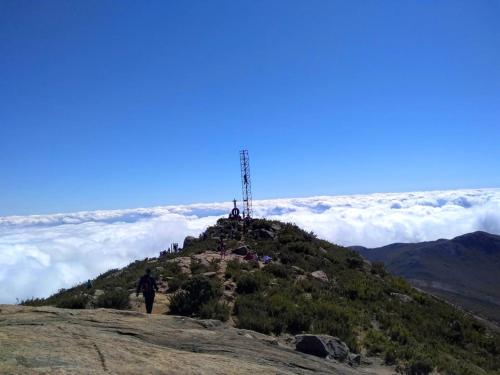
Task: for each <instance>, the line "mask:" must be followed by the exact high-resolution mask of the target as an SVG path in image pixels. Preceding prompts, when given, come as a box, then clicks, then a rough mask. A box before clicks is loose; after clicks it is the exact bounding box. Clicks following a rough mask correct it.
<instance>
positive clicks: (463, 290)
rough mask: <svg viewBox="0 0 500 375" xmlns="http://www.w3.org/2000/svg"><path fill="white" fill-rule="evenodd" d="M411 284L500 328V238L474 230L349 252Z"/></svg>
mask: <svg viewBox="0 0 500 375" xmlns="http://www.w3.org/2000/svg"><path fill="white" fill-rule="evenodd" d="M351 249H354V250H356V251H358V252H359V253H360V254H361V255H362V256H363V257H365V258H367V259H369V260H371V261H377V262H383V263H384V264H385V266H386V267H387V269H388V270H389V271H391V272H393V273H395V274H397V275H399V276H402V277H405V278H406V279H408V280H409V281H410V282H411V283H412V284H413V285H415V286H417V287H419V288H422V289H424V290H426V291H428V292H430V293H434V294H436V295H439V296H442V297H443V298H445V299H446V300H448V301H450V302H452V303H456V304H458V305H459V306H462V307H464V308H466V309H467V310H469V311H471V312H474V313H476V314H479V315H480V316H482V317H485V318H487V319H490V320H493V321H495V322H496V323H500V291H499V290H498V287H496V286H498V285H500V274H499V272H498V270H499V269H500V236H498V235H495V234H491V233H488V232H484V231H476V232H472V233H466V234H463V235H460V236H457V237H455V238H453V239H450V240H447V239H438V240H436V241H425V242H419V243H394V244H390V245H387V246H382V247H379V248H372V249H368V248H365V247H361V246H355V247H351Z"/></svg>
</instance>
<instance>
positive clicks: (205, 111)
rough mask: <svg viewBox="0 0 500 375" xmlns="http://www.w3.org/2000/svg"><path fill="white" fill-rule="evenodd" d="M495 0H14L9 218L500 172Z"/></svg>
mask: <svg viewBox="0 0 500 375" xmlns="http://www.w3.org/2000/svg"><path fill="white" fill-rule="evenodd" d="M499 16H500V3H499V2H497V1H459V0H452V1H451V0H450V1H421V0H415V1H404V2H403V1H399V0H394V1H390V0H388V1H383V2H382V1H343V2H340V1H327V0H325V1H291V0H286V1H229V0H228V1H210V2H209V1H189V2H187V1H186V2H181V1H141V2H138V1H133V2H132V1H105V0H96V1H80V2H68V1H45V2H41V1H22V0H12V1H10V0H2V1H0V173H1V174H0V176H1V178H0V215H9V214H29V213H50V212H63V211H64V212H70V211H76V210H92V209H109V208H126V207H143V206H153V205H162V204H179V203H189V202H212V201H221V200H230V199H232V198H233V197H234V196H236V197H239V195H240V186H239V160H238V156H239V155H238V151H239V149H241V148H248V149H249V150H250V157H251V166H252V173H253V174H252V178H253V183H254V195H255V196H256V197H257V198H261V199H263V198H277V197H296V196H312V195H327V194H328V195H332V194H354V193H369V192H389V191H410V190H431V189H451V188H472V187H498V186H500V174H499V173H498V160H500V147H499V146H498V140H499V136H500V23H499V22H498V17H499Z"/></svg>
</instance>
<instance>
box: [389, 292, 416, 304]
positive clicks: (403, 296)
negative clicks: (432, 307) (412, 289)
mask: <svg viewBox="0 0 500 375" xmlns="http://www.w3.org/2000/svg"><path fill="white" fill-rule="evenodd" d="M391 297H394V298H396V299H397V300H399V301H400V302H402V303H410V302H413V298H411V297H410V296H408V295H406V294H403V293H391Z"/></svg>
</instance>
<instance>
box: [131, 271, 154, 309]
mask: <svg viewBox="0 0 500 375" xmlns="http://www.w3.org/2000/svg"><path fill="white" fill-rule="evenodd" d="M155 290H156V291H158V285H156V280H155V279H154V278H153V277H152V276H151V270H150V269H149V268H147V269H146V273H145V274H144V276H142V277H141V278H140V280H139V283H138V284H137V291H136V293H135V296H136V297H139V292H140V291H142V295H143V296H144V301H145V302H146V312H147V313H148V314H151V311H153V303H154V301H155Z"/></svg>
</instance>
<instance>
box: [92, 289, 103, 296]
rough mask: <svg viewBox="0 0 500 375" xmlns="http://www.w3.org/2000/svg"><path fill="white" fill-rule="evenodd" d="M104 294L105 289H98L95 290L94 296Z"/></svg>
mask: <svg viewBox="0 0 500 375" xmlns="http://www.w3.org/2000/svg"><path fill="white" fill-rule="evenodd" d="M103 294H104V290H102V289H96V291H95V292H94V297H99V296H102V295H103Z"/></svg>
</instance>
